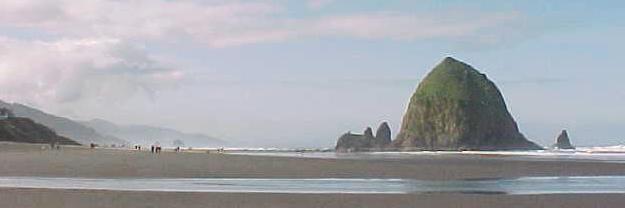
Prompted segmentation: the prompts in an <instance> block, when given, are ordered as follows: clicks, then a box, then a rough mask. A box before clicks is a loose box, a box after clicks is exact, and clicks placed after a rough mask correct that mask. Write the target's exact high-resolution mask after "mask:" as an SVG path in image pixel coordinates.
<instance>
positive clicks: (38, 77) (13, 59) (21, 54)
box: [0, 37, 182, 105]
mask: <svg viewBox="0 0 625 208" xmlns="http://www.w3.org/2000/svg"><path fill="white" fill-rule="evenodd" d="M181 78H182V72H181V71H179V70H175V69H173V68H169V67H166V64H163V63H159V62H157V61H155V60H153V59H152V58H151V57H149V56H148V55H147V54H146V52H145V51H144V50H142V49H141V48H138V47H135V46H133V45H130V44H128V43H127V42H124V41H121V40H118V39H64V40H58V41H49V42H45V41H35V42H29V41H22V40H15V39H9V38H2V37H0V94H1V95H2V98H3V99H8V100H11V101H19V102H25V103H33V104H40V105H44V104H45V105H49V104H54V103H72V102H79V101H84V100H90V101H98V100H101V101H106V102H115V101H123V100H125V99H128V98H130V97H133V96H135V95H137V94H141V95H146V96H151V95H152V94H153V93H155V92H157V91H159V90H163V89H168V88H170V87H172V86H174V85H175V84H176V83H177V81H179V80H180V79H181Z"/></svg>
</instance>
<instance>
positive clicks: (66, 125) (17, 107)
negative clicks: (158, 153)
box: [0, 100, 128, 145]
mask: <svg viewBox="0 0 625 208" xmlns="http://www.w3.org/2000/svg"><path fill="white" fill-rule="evenodd" d="M2 107H4V108H7V109H9V110H11V111H13V113H14V114H15V116H17V117H25V118H30V119H32V120H34V121H35V122H37V123H40V124H43V125H45V126H47V127H49V128H51V129H52V130H54V131H56V133H57V134H59V135H60V136H63V137H68V138H71V139H73V140H75V141H77V142H79V143H81V144H85V145H86V144H89V143H98V144H126V143H128V142H126V141H124V140H121V139H119V138H116V137H114V136H107V135H103V134H100V133H98V132H97V131H96V130H95V129H93V128H90V127H87V126H85V125H83V124H80V123H78V122H75V121H73V120H71V119H68V118H63V117H59V116H55V115H51V114H48V113H45V112H43V111H41V110H38V109H35V108H32V107H28V106H25V105H22V104H19V103H6V102H4V101H1V100H0V108H2Z"/></svg>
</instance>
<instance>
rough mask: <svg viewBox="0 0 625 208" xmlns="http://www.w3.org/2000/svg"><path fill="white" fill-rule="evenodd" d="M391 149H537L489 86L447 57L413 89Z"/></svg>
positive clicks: (470, 71) (484, 79) (466, 66)
mask: <svg viewBox="0 0 625 208" xmlns="http://www.w3.org/2000/svg"><path fill="white" fill-rule="evenodd" d="M393 146H394V147H396V148H400V149H404V150H528V149H532V150H533V149H542V148H541V147H540V146H538V145H536V144H534V143H533V142H530V141H528V140H527V139H526V138H525V137H524V136H523V134H521V133H520V132H519V129H518V126H517V124H516V122H515V121H514V119H513V118H512V116H511V115H510V112H508V109H507V107H506V103H505V101H504V99H503V96H502V95H501V92H500V91H499V89H498V88H497V87H496V86H495V84H494V83H493V82H492V81H490V80H489V79H488V78H487V77H486V75H484V74H482V73H480V72H479V71H477V70H476V69H474V68H473V67H471V66H470V65H467V64H465V63H463V62H460V61H458V60H456V59H454V58H451V57H447V58H445V59H444V60H443V61H442V62H441V63H440V64H438V65H437V66H436V67H435V68H434V69H433V70H432V71H431V72H430V73H429V74H428V75H427V76H426V77H425V79H423V80H422V81H421V83H420V84H419V86H418V87H417V90H416V92H415V93H414V94H413V95H412V98H411V99H410V103H409V104H408V109H407V111H406V114H405V115H404V118H403V121H402V126H401V129H400V132H399V134H398V135H397V138H396V139H395V140H394V141H393Z"/></svg>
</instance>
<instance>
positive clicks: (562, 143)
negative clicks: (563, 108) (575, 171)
mask: <svg viewBox="0 0 625 208" xmlns="http://www.w3.org/2000/svg"><path fill="white" fill-rule="evenodd" d="M553 147H554V148H556V149H575V147H573V145H571V140H570V139H569V134H568V133H567V132H566V130H562V132H561V133H560V135H559V136H558V138H556V143H555V144H554V145H553Z"/></svg>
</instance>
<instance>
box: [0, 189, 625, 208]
mask: <svg viewBox="0 0 625 208" xmlns="http://www.w3.org/2000/svg"><path fill="white" fill-rule="evenodd" d="M0 202H2V203H1V204H0V206H1V207H21V208H30V207H65V208H79V207H90V208H100V207H102V208H104V207H145V208H148V207H149V208H154V207H169V208H176V207H180V208H194V207H198V208H200V207H205V208H211V207H216V208H217V207H219V208H223V207H238V208H247V207H249V208H259V207H272V208H281V207H285V208H286V207H297V208H308V207H310V208H320V207H354V208H356V207H357V208H366V207H384V208H395V207H397V208H400V207H462V208H473V207H475V208H484V207H508V208H514V207H549V208H552V207H567V208H569V207H602V208H603V207H622V205H623V204H624V203H625V197H624V196H623V195H615V194H601V195H599V194H585V195H579V194H571V195H527V196H509V195H465V194H421V195H418V194H406V195H375V194H371V195H353V194H335V195H328V194H263V193H240V194H239V193H238V194H232V193H163V192H111V191H75V190H45V189H0Z"/></svg>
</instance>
